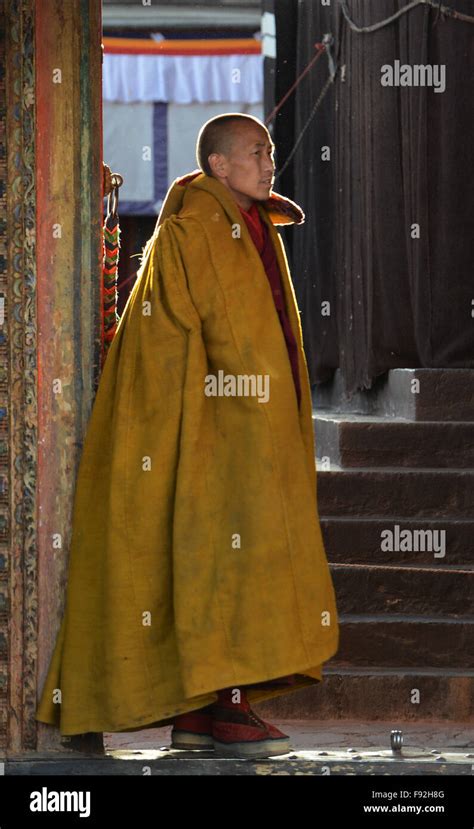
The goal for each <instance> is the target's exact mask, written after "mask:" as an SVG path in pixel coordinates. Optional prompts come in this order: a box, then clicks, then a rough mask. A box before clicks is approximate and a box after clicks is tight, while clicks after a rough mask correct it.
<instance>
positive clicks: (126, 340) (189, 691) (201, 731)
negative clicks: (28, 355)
mask: <svg viewBox="0 0 474 829" xmlns="http://www.w3.org/2000/svg"><path fill="white" fill-rule="evenodd" d="M196 154H197V161H198V164H199V169H198V170H195V171H194V172H192V173H190V174H188V175H186V176H183V177H181V178H179V179H177V180H176V181H175V182H174V183H173V184H172V186H171V187H170V189H169V191H168V193H167V196H166V198H165V201H164V203H163V206H162V209H161V212H160V215H159V217H158V221H157V225H156V228H155V232H154V234H153V236H152V237H151V238H150V240H149V241H148V243H147V245H146V247H145V250H144V252H143V257H142V262H141V266H140V269H139V272H138V278H137V281H136V283H135V285H134V287H133V289H132V292H131V294H130V297H129V299H128V301H127V304H126V307H125V309H124V312H123V315H122V317H121V319H120V323H119V325H118V327H117V332H116V334H115V337H114V339H113V341H112V343H111V346H110V348H109V351H108V354H107V358H106V360H105V363H104V367H103V371H102V375H101V379H100V383H99V388H98V390H97V394H96V398H95V401H94V407H93V411H92V415H91V419H90V421H89V425H88V429H87V434H86V439H85V442H84V447H83V453H82V456H81V462H80V465H79V470H78V477H77V485H76V494H75V501H74V513H73V527H72V537H71V549H70V559H69V577H68V587H67V595H66V606H65V612H64V615H63V619H62V623H61V626H60V630H59V633H58V639H57V642H56V646H55V650H54V653H53V656H52V660H51V663H50V666H49V671H48V675H47V677H46V682H45V684H44V687H43V691H42V696H41V700H40V703H39V706H38V710H37V714H36V718H37V719H38V720H39V721H41V722H46V723H50V724H54V725H56V726H57V727H59V728H60V730H61V733H62V734H64V735H72V734H82V733H85V732H103V731H134V730H139V729H142V728H145V727H152V726H153V727H160V726H163V725H168V724H172V725H173V728H172V743H171V744H172V746H173V747H174V748H176V749H190V748H195V749H205V750H208V749H209V750H217V751H219V752H222V753H223V754H224V755H226V756H235V757H253V758H259V757H270V756H274V755H278V754H282V753H286V752H288V751H289V750H290V743H289V738H288V735H286V734H284V733H283V732H281V731H280V730H279V729H278V728H276V727H275V726H274V725H272V724H271V723H268V722H265V721H264V720H263V719H262V718H261V717H259V716H258V715H257V714H256V713H255V712H254V711H253V709H252V707H251V705H252V704H254V703H257V702H259V701H261V700H265V699H270V698H273V697H276V696H278V695H281V694H285V693H288V692H290V691H294V690H298V689H299V688H302V687H306V686H309V685H313V684H316V683H318V682H320V681H321V680H322V665H323V663H324V662H325V661H326V660H328V659H329V658H330V657H331V656H333V655H334V654H335V653H336V651H337V649H338V642H339V624H338V617H337V609H336V603H335V595H334V588H333V583H332V579H331V575H330V572H329V567H328V563H327V559H326V555H325V550H324V545H323V540H322V535H321V530H320V524H319V517H318V510H317V491H316V469H315V449H314V439H313V424H312V401H311V391H310V386H309V378H308V371H307V365H306V359H305V354H304V349H303V340H302V331H301V324H300V319H299V314H298V308H297V304H296V297H295V293H294V288H293V285H292V282H291V278H290V274H289V269H288V262H287V258H286V255H285V251H284V247H283V244H282V242H281V239H280V236H279V234H278V232H277V231H276V229H275V226H277V225H285V224H297V225H298V224H301V223H302V222H303V221H304V214H303V212H302V210H301V208H299V207H298V205H296V204H295V203H294V202H293V201H291V200H290V199H288V198H285V197H284V196H282V195H279V194H277V193H275V192H274V191H273V189H272V185H273V180H274V170H275V165H274V145H273V142H272V140H271V137H270V135H269V133H268V130H267V129H266V127H265V126H264V124H262V122H261V121H259V120H258V119H257V118H254V117H252V116H248V115H242V114H239V113H230V114H228V115H219V116H217V117H216V118H212V119H211V120H209V121H208V122H207V123H206V124H205V125H204V126H203V127H202V129H201V131H200V133H199V136H198V142H197V151H196Z"/></svg>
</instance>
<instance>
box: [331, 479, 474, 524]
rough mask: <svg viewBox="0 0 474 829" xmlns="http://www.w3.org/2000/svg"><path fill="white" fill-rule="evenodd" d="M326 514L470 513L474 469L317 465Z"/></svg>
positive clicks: (473, 500)
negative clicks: (327, 469) (333, 466)
mask: <svg viewBox="0 0 474 829" xmlns="http://www.w3.org/2000/svg"><path fill="white" fill-rule="evenodd" d="M317 495H318V509H319V513H320V514H321V515H345V516H347V515H351V516H369V515H372V516H374V517H375V516H379V517H380V516H382V515H393V514H395V515H403V516H405V517H406V518H408V517H418V518H430V517H433V518H441V517H443V516H446V517H448V516H449V518H456V517H459V518H461V517H464V518H470V517H472V516H473V515H474V469H473V470H467V469H447V470H445V469H423V470H420V469H404V468H399V467H387V468H386V469H383V470H380V469H366V468H363V469H361V468H357V469H344V470H343V469H331V470H330V471H326V470H324V469H318V474H317Z"/></svg>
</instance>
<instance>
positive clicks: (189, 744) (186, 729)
mask: <svg viewBox="0 0 474 829" xmlns="http://www.w3.org/2000/svg"><path fill="white" fill-rule="evenodd" d="M212 709H213V704H211V705H207V706H206V707H205V708H198V709H197V710H196V711H187V712H186V713H185V714H179V715H178V716H177V717H175V718H174V720H173V728H172V729H171V748H179V749H193V748H200V749H213V748H214V742H213V739H212Z"/></svg>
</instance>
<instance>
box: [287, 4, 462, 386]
mask: <svg viewBox="0 0 474 829" xmlns="http://www.w3.org/2000/svg"><path fill="white" fill-rule="evenodd" d="M406 5H407V0H348V2H347V6H348V9H349V12H350V15H351V17H352V19H353V20H354V21H355V22H356V23H357V24H358V25H369V24H373V23H376V22H378V21H381V20H383V19H384V18H386V17H388V16H390V15H392V14H393V13H394V12H396V11H397V10H398V9H401V8H402V7H404V6H406ZM446 5H448V6H451V7H453V8H455V9H457V10H458V11H460V12H464V13H467V14H471V15H472V14H474V8H473V4H472V0H446ZM284 9H285V5H284V4H279V5H278V10H279V11H278V13H279V14H280V20H279V26H280V27H282V25H283V21H282V19H281V15H283V14H285V11H284ZM291 10H292V13H293V14H295V13H297V15H298V21H297V30H298V42H297V50H296V51H297V55H298V62H297V66H296V67H295V75H297V74H298V73H299V72H300V71H301V70H302V69H303V67H304V66H305V65H306V64H307V63H308V61H309V60H310V58H311V56H312V55H313V54H314V43H315V42H316V41H321V40H322V37H323V34H324V33H325V32H332V34H333V35H334V36H335V40H336V43H335V51H336V53H338V62H339V66H340V67H345V68H344V79H343V77H342V76H341V72H339V74H338V76H337V80H336V84H335V86H334V87H332V88H331V89H330V91H329V92H328V94H327V96H326V98H325V100H324V103H323V105H322V107H321V108H320V109H319V111H318V113H317V114H316V116H315V118H314V119H313V121H312V123H311V125H310V127H309V129H308V130H307V131H306V133H305V136H304V138H303V141H302V144H301V146H300V148H299V150H298V151H297V153H296V156H295V158H294V162H293V165H294V166H293V175H294V184H295V189H294V194H293V196H292V197H293V198H294V199H295V200H296V201H297V202H298V203H299V204H301V206H302V207H303V210H304V211H305V213H306V217H307V218H306V223H305V225H304V226H303V227H302V228H300V229H299V232H298V234H294V236H293V239H292V243H293V244H292V273H293V279H294V283H295V290H296V293H297V297H298V303H299V307H300V309H301V311H302V315H301V319H302V325H303V333H304V344H305V351H306V355H307V360H308V369H309V374H310V380H311V383H312V384H314V383H320V382H323V381H325V380H328V379H329V378H330V377H331V376H332V375H333V372H334V370H335V369H336V368H338V367H340V368H341V370H342V374H343V377H344V380H345V385H346V389H347V391H348V392H349V393H352V392H354V391H355V390H356V389H359V388H364V387H365V388H367V387H370V386H371V385H372V383H373V381H374V379H375V378H376V377H377V376H378V375H380V374H383V373H384V372H386V371H387V370H388V369H390V368H394V367H415V366H420V367H432V368H442V367H469V368H470V367H474V319H473V316H472V314H473V313H474V311H473V308H474V306H473V304H472V302H473V299H474V284H473V265H472V263H473V253H474V242H473V240H474V195H473V188H472V181H473V180H474V153H473V151H472V147H473V146H474V119H473V108H472V92H473V85H472V78H473V77H474V25H472V24H469V23H467V22H462V21H459V20H454V19H450V18H447V17H446V18H444V17H443V16H442V15H440V16H439V17H437V12H436V10H435V9H433V8H430V7H427V6H420V7H418V8H415V9H414V10H412V11H410V12H408V13H407V14H405V15H403V16H402V17H401V18H400V19H399V20H398V21H395V22H394V23H391V24H390V25H388V26H386V27H385V28H383V29H382V30H380V31H377V32H375V33H367V34H357V33H355V32H352V31H351V30H350V29H349V27H348V25H347V23H346V22H345V21H342V17H341V14H340V5H339V3H336V2H333V3H332V4H331V6H330V7H324V6H321V4H319V3H314V2H312V0H300V2H299V3H298V4H291ZM286 57H287V56H286V55H285V54H284V53H283V52H282V53H281V54H280V56H279V57H278V58H277V69H278V61H279V60H285V59H286ZM395 60H399V61H400V63H401V64H410V65H415V64H425V65H426V64H430V65H434V64H443V65H445V66H446V90H445V91H444V92H438V93H437V92H435V91H434V88H433V87H429V86H425V87H422V86H418V87H415V86H413V87H396V86H394V87H384V86H382V85H381V67H382V66H383V65H384V64H391V65H393V64H394V61H395ZM327 76H328V65H327V61H326V57H325V56H324V57H323V58H322V59H321V60H320V61H319V62H318V63H317V64H316V66H315V67H314V68H313V69H312V70H311V72H310V73H309V75H308V76H307V77H306V78H304V80H303V81H302V82H301V84H300V85H299V87H298V89H297V91H296V102H295V121H294V123H291V124H289V125H288V122H287V125H286V126H285V121H284V120H280V121H279V122H278V124H277V126H276V129H277V132H276V136H277V141H278V140H279V139H278V136H280V138H281V137H282V134H283V132H284V130H285V129H292V130H293V138H294V139H296V138H297V136H298V135H299V134H300V132H301V130H302V128H303V126H304V125H305V123H306V121H307V119H308V116H309V114H310V112H311V109H312V107H313V105H314V102H315V100H316V98H317V96H318V95H319V93H320V91H321V89H322V86H323V84H324V82H325V80H326V78H327ZM324 146H328V147H329V148H330V153H331V159H330V161H324V160H322V158H321V148H322V147H324ZM277 161H278V166H281V165H282V164H283V163H284V162H285V158H284V157H281V158H280V157H278V159H277ZM415 223H416V224H418V225H419V226H420V238H419V239H412V238H411V232H412V225H413V224H415ZM325 301H328V302H329V303H330V312H331V313H330V316H324V315H322V314H321V303H323V302H325Z"/></svg>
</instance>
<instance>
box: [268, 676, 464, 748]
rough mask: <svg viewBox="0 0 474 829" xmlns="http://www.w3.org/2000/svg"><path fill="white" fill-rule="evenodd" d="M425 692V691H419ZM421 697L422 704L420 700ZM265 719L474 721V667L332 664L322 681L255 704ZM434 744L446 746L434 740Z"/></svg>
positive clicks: (397, 723)
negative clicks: (365, 666) (345, 666)
mask: <svg viewBox="0 0 474 829" xmlns="http://www.w3.org/2000/svg"><path fill="white" fill-rule="evenodd" d="M416 691H418V692H419V695H418V694H417V693H416ZM417 699H419V702H416V700H417ZM254 708H255V710H256V711H258V713H259V714H260V715H261V716H262V717H264V719H267V720H269V721H270V722H273V721H274V720H278V719H282V720H283V719H285V720H289V719H295V720H314V719H323V720H329V719H332V720H349V719H355V720H362V721H366V722H367V723H369V722H374V721H376V720H388V721H391V722H390V723H389V725H388V726H387V729H388V730H387V740H388V744H389V740H390V730H391V729H392V728H400V727H402V730H404V729H403V726H401V723H405V722H410V721H411V722H419V721H420V720H433V721H435V720H445V721H454V722H459V723H470V724H471V726H472V723H473V722H474V671H462V670H455V669H440V668H433V667H430V668H406V667H405V666H394V667H393V668H336V667H332V663H331V662H329V663H326V665H325V666H324V668H323V680H322V682H320V683H318V685H315V686H312V687H310V688H303V689H302V690H301V691H298V692H296V693H293V694H284V695H282V696H281V697H276V698H275V699H272V700H267V701H265V702H260V703H258V705H255V706H254ZM432 747H433V748H435V749H436V748H438V749H439V748H441V746H438V745H437V744H436V741H435V742H434V743H433V746H432Z"/></svg>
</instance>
